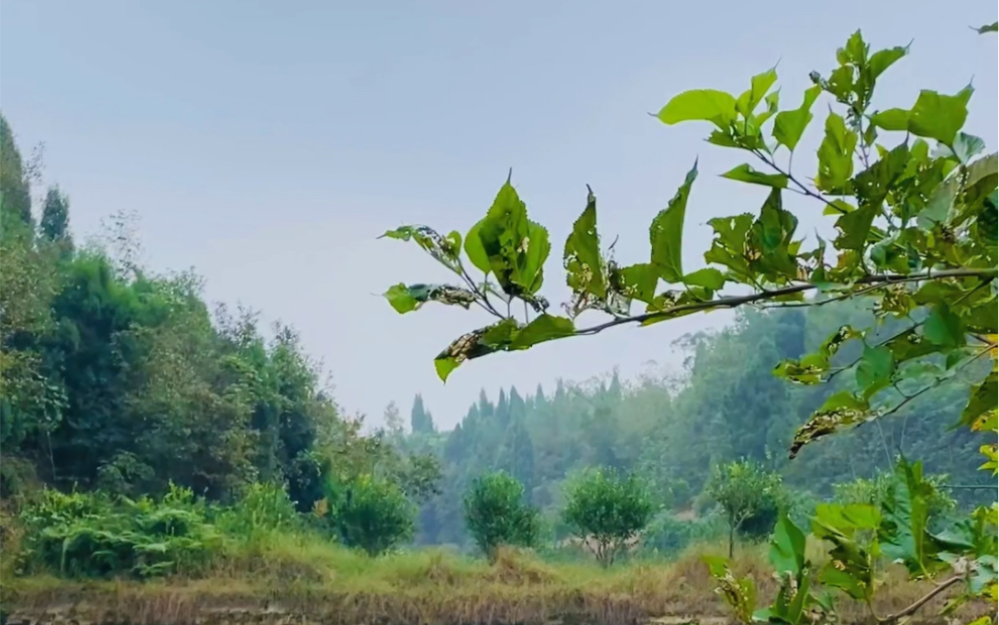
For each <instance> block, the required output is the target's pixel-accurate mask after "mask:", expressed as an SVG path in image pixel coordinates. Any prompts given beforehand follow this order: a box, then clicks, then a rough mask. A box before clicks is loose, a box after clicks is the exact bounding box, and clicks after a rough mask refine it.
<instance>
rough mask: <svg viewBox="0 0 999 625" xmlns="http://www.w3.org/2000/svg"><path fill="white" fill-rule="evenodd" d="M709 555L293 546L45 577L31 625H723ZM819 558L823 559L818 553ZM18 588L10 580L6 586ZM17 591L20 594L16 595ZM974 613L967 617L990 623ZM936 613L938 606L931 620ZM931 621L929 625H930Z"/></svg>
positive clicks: (890, 583) (22, 587)
mask: <svg viewBox="0 0 999 625" xmlns="http://www.w3.org/2000/svg"><path fill="white" fill-rule="evenodd" d="M721 549H722V548H721V547H716V548H712V547H700V548H698V549H692V550H691V551H689V552H687V553H685V554H683V555H682V556H681V557H679V558H678V559H677V560H676V561H674V562H672V563H666V562H663V563H657V564H639V563H635V564H630V565H622V566H618V567H613V568H611V569H608V570H604V569H601V568H599V567H598V566H596V565H595V564H558V565H555V564H550V563H546V562H543V561H541V560H539V559H538V558H537V557H536V556H534V555H532V554H528V553H522V552H516V551H509V550H507V551H502V552H501V553H500V555H499V558H498V560H497V562H496V563H495V564H494V565H492V566H490V565H488V564H486V563H485V562H484V561H480V560H474V559H469V558H464V557H460V556H457V555H454V554H451V553H448V552H445V551H443V550H430V549H428V550H419V551H414V552H409V553H401V554H395V555H389V556H385V557H381V558H377V559H370V558H368V557H367V556H364V555H362V554H358V553H355V552H351V551H347V550H344V549H342V548H339V547H337V546H335V545H330V544H326V543H317V542H314V541H309V540H308V539H307V538H304V537H297V538H296V537H293V536H292V537H285V538H283V539H279V540H274V541H268V542H267V543H266V544H262V545H261V546H260V547H258V548H257V549H254V550H246V551H244V552H240V553H232V554H228V555H227V556H225V557H223V558H220V560H219V562H218V563H217V565H216V567H215V569H214V570H213V571H212V572H211V574H210V575H209V576H207V577H205V578H203V579H198V580H187V579H170V580H162V581H156V582H148V583H137V582H123V581H108V582H87V583H76V582H67V581H65V580H58V579H55V578H46V577H36V578H32V579H22V580H18V581H17V582H16V584H15V586H14V589H16V598H15V603H16V607H17V608H18V612H19V614H23V615H25V616H31V615H33V616H38V615H40V614H42V613H44V612H48V613H50V614H52V615H58V619H61V620H62V621H63V622H71V621H72V620H73V619H76V620H77V621H78V622H80V623H81V624H82V623H123V622H127V623H129V624H130V625H140V624H143V625H152V624H154V623H155V624H157V625H161V624H162V625H165V624H177V625H180V624H184V625H190V624H193V623H200V624H204V625H209V624H213V623H217V624H219V625H222V624H226V625H236V624H239V625H242V624H243V623H247V624H249V623H254V624H261V625H264V624H274V625H278V624H281V625H283V624H285V623H289V624H290V623H301V624H307V623H335V624H344V625H347V624H349V625H363V624H367V623H379V624H382V625H409V624H421V625H422V624H433V625H444V624H451V623H455V624H457V623H462V624H466V623H495V624H504V625H512V624H515V623H517V624H528V623H546V624H553V623H563V624H565V625H570V624H600V625H617V624H624V623H642V622H653V621H656V622H661V623H669V624H672V625H679V624H680V623H686V622H689V621H691V620H697V621H699V622H700V623H702V625H707V624H708V623H713V624H718V625H722V624H724V623H726V622H728V619H727V617H728V615H729V612H728V610H727V608H726V606H725V605H724V604H723V603H722V602H721V600H720V598H718V597H717V596H716V595H715V594H714V592H713V588H714V586H713V584H712V580H711V579H710V577H709V576H708V572H707V567H706V566H705V565H704V564H703V563H702V561H701V559H700V558H701V556H702V555H704V554H705V553H720V550H721ZM812 550H813V551H815V549H814V547H813V548H812ZM733 570H734V572H735V573H736V574H738V575H751V576H752V577H753V578H754V579H755V580H756V582H757V585H758V587H759V589H760V594H761V600H767V599H769V597H770V596H771V595H772V594H773V592H774V591H775V585H774V582H773V580H772V578H771V577H770V574H769V569H768V566H767V564H766V558H765V548H764V547H753V546H746V547H741V548H740V549H738V550H737V552H736V554H735V556H734V558H733ZM901 579H902V578H901V577H899V576H896V575H889V576H888V579H887V580H886V584H885V588H884V589H883V592H882V593H880V595H881V596H880V598H879V600H878V605H877V606H875V607H876V609H877V611H878V613H879V614H881V615H884V614H887V613H890V612H893V611H897V610H898V609H900V608H902V607H904V606H906V605H909V604H910V603H912V602H913V601H914V600H915V599H916V598H918V597H920V596H922V595H923V594H924V593H925V592H926V586H925V585H922V584H914V583H909V582H904V583H903V582H902V581H901ZM6 581H8V582H9V580H6ZM5 586H6V589H7V590H11V589H12V588H11V586H10V584H9V583H8V584H5ZM839 606H840V614H841V616H842V620H843V622H847V623H860V622H865V621H867V620H869V619H868V618H867V616H866V614H865V612H864V610H862V609H861V608H860V606H857V605H851V604H848V603H844V602H840V604H839ZM983 609H984V608H983V606H975V607H972V608H969V610H968V613H967V615H972V614H974V613H975V612H976V611H977V612H981V611H983ZM933 613H934V611H933V609H932V606H931V607H930V608H929V609H927V610H925V611H924V612H923V614H924V615H927V616H929V615H932V614H933ZM930 620H931V619H928V618H924V619H923V622H930Z"/></svg>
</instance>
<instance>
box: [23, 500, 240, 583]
mask: <svg viewBox="0 0 999 625" xmlns="http://www.w3.org/2000/svg"><path fill="white" fill-rule="evenodd" d="M206 512H207V511H206V508H205V505H204V503H203V502H199V501H196V500H195V498H194V495H193V493H192V492H191V491H190V490H189V489H183V488H176V487H171V488H170V490H169V492H168V493H167V494H166V495H165V496H164V497H163V498H162V499H161V500H159V501H156V500H153V499H151V498H149V497H142V498H139V499H136V500H131V499H126V498H118V499H111V498H110V497H109V496H106V495H103V494H100V493H87V494H85V493H71V494H64V493H60V492H58V491H54V490H46V491H44V492H43V493H41V495H40V496H39V498H38V501H36V502H34V503H32V504H30V505H28V506H27V507H26V508H25V509H24V511H23V512H22V515H21V521H22V524H23V526H24V528H25V530H26V535H25V543H24V547H25V551H24V554H23V559H24V565H25V567H27V568H29V569H42V570H47V571H50V572H53V573H57V574H59V575H63V576H67V577H117V576H128V577H138V578H148V577H156V576H162V575H168V574H172V573H181V572H182V573H185V574H197V573H199V572H202V571H203V570H204V569H205V567H206V566H207V565H208V563H209V561H210V558H211V557H212V554H213V553H216V552H218V551H219V550H220V549H221V548H222V537H221V535H220V534H219V533H218V532H217V531H216V529H215V527H214V526H213V525H212V524H211V523H209V522H208V520H207V518H206Z"/></svg>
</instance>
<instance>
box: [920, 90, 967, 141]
mask: <svg viewBox="0 0 999 625" xmlns="http://www.w3.org/2000/svg"><path fill="white" fill-rule="evenodd" d="M970 98H971V90H970V89H965V90H964V91H961V92H960V93H958V94H957V95H941V94H939V93H937V92H936V91H929V90H925V89H924V90H923V91H920V92H919V97H918V98H917V99H916V104H915V105H914V106H913V107H912V111H910V113H909V125H908V130H909V132H911V133H912V134H914V135H916V136H918V137H929V138H931V139H936V140H937V141H941V142H943V143H945V144H947V145H951V144H952V143H953V142H954V138H955V137H956V136H957V132H958V131H959V130H961V128H962V127H963V126H964V122H965V120H967V118H968V100H969V99H970Z"/></svg>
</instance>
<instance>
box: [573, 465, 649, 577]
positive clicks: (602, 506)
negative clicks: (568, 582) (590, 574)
mask: <svg viewBox="0 0 999 625" xmlns="http://www.w3.org/2000/svg"><path fill="white" fill-rule="evenodd" d="M566 500H567V502H566V507H565V510H564V511H563V518H564V519H565V521H566V523H567V524H569V525H570V526H572V527H573V528H574V529H575V531H576V533H577V534H578V535H579V537H580V538H582V539H583V540H585V541H591V540H592V541H593V547H592V549H593V552H594V555H595V556H596V558H597V561H598V562H599V563H600V564H601V565H602V566H609V565H611V564H613V563H614V559H615V557H616V556H617V554H619V553H620V552H621V551H623V550H624V549H626V548H627V547H628V543H629V541H631V540H632V539H633V538H635V537H636V536H637V535H638V533H639V532H641V531H642V530H643V529H644V528H645V526H646V525H648V523H649V520H650V519H651V518H652V514H653V512H654V506H653V504H652V498H651V496H650V494H649V491H648V488H647V487H646V485H645V483H644V482H642V481H641V480H640V479H639V478H638V477H637V476H635V475H634V474H629V475H622V474H618V473H615V472H612V471H607V470H604V469H595V470H590V471H586V472H584V473H583V474H581V475H580V476H579V477H578V478H576V479H575V480H573V481H572V482H571V483H570V485H569V489H568V492H567V496H566Z"/></svg>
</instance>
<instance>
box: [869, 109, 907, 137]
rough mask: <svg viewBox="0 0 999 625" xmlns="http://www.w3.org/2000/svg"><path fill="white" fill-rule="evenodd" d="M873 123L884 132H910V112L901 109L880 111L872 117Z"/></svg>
mask: <svg viewBox="0 0 999 625" xmlns="http://www.w3.org/2000/svg"><path fill="white" fill-rule="evenodd" d="M871 123H872V124H874V125H875V126H877V127H878V128H880V129H882V130H894V131H904V130H908V129H909V111H907V110H905V109H900V108H893V109H887V110H885V111H879V112H877V113H875V114H873V115H871Z"/></svg>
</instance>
